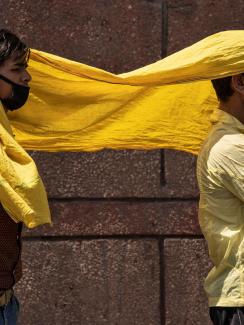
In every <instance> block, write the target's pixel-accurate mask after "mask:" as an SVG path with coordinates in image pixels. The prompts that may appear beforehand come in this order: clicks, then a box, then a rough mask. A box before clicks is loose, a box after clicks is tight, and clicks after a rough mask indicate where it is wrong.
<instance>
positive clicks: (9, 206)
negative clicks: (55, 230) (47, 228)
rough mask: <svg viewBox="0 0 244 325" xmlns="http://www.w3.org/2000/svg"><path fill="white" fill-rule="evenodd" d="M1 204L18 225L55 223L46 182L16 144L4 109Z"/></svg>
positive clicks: (0, 128)
mask: <svg viewBox="0 0 244 325" xmlns="http://www.w3.org/2000/svg"><path fill="white" fill-rule="evenodd" d="M0 116H2V117H3V123H1V124H0V202H1V204H2V205H3V207H4V209H5V210H6V212H7V213H8V214H9V216H10V217H11V218H12V219H13V220H14V221H15V222H19V221H21V222H24V223H25V225H26V226H27V227H28V228H33V227H36V226H38V225H41V224H44V223H51V216H50V211H49V207H48V200H47V195H46V191H45V188H44V185H43V182H42V180H41V178H40V176H39V174H38V170H37V168H36V165H35V163H34V161H33V159H32V158H31V157H30V156H29V155H28V154H27V152H26V151H25V150H24V149H23V148H22V147H21V146H20V145H19V144H18V143H17V142H16V141H15V139H14V137H13V134H12V132H11V127H10V125H9V124H8V120H7V119H5V118H4V116H5V112H4V110H3V107H2V106H0Z"/></svg>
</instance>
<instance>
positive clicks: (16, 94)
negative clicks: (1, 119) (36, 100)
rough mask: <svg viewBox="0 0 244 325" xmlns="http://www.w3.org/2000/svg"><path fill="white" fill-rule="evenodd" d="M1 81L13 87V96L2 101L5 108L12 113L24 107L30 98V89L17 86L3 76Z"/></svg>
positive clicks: (0, 77) (0, 76)
mask: <svg viewBox="0 0 244 325" xmlns="http://www.w3.org/2000/svg"><path fill="white" fill-rule="evenodd" d="M0 79H2V80H4V81H6V82H7V83H9V84H10V85H12V95H11V96H10V97H8V98H4V99H1V101H2V103H3V105H4V107H6V108H7V109H8V110H10V111H14V110H16V109H18V108H20V107H22V106H23V105H24V104H25V103H26V101H27V99H28V97H29V92H30V87H27V86H22V85H19V84H16V83H15V82H13V81H11V80H9V79H8V78H6V77H4V76H2V75H0Z"/></svg>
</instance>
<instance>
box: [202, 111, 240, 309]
mask: <svg viewBox="0 0 244 325" xmlns="http://www.w3.org/2000/svg"><path fill="white" fill-rule="evenodd" d="M218 113H219V116H218V120H219V121H218V123H215V124H214V126H213V128H212V130H211V131H210V133H209V135H208V137H207V139H206V140H205V142H204V144H203V146H202V149H201V151H200V154H199V157H198V163H197V177H198V183H199V188H200V203H199V221H200V226H201V228H202V231H203V234H204V236H205V238H206V240H207V242H208V248H209V255H210V258H211V260H212V261H213V263H214V267H213V269H212V270H211V271H210V273H209V274H208V276H207V278H206V280H205V290H206V293H207V295H208V298H209V305H210V306H244V125H243V124H242V123H241V122H239V121H238V120H237V119H236V118H234V117H233V116H231V115H229V114H228V113H225V112H222V111H219V112H218Z"/></svg>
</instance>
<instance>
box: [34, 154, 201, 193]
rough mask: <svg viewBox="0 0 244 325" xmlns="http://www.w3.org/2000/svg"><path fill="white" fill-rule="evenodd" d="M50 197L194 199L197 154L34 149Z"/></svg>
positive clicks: (196, 191)
mask: <svg viewBox="0 0 244 325" xmlns="http://www.w3.org/2000/svg"><path fill="white" fill-rule="evenodd" d="M32 157H33V158H34V159H35V161H36V163H37V166H38V168H39V171H40V174H41V175H42V177H43V180H44V183H45V185H46V186H47V191H48V194H49V197H51V198H57V197H63V198H72V197H74V198H77V197H83V198H84V197H86V198H102V197H105V198H106V197H117V198H121V197H123V198H125V197H134V198H135V197H136V198H138V197H140V198H142V197H147V198H150V197H151V198H152V197H153V198H156V197H158V198H169V197H174V198H175V197H178V198H192V197H197V196H198V190H197V183H196V178H195V169H194V167H195V157H194V156H193V155H190V154H186V153H181V152H176V151H170V150H167V151H166V152H165V154H164V156H162V153H161V152H160V151H159V150H155V151H135V150H131V151H117V152H115V151H111V150H105V151H101V152H98V153H56V154H53V153H40V152H34V153H32Z"/></svg>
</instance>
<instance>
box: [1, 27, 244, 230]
mask: <svg viewBox="0 0 244 325" xmlns="http://www.w3.org/2000/svg"><path fill="white" fill-rule="evenodd" d="M29 71H30V73H31V75H32V79H33V80H32V82H31V94H30V98H29V101H28V103H27V104H26V105H25V106H24V107H23V108H22V109H21V110H19V111H15V112H11V113H9V114H8V117H9V119H10V122H11V125H12V128H13V132H14V134H15V136H16V140H17V141H18V143H19V144H20V145H22V146H23V147H24V148H25V149H28V150H43V151H53V152H55V151H96V150H100V149H103V148H111V149H157V148H172V149H176V150H184V151H188V152H191V153H194V154H197V153H198V150H199V147H200V145H201V143H202V141H203V139H204V138H205V136H206V134H207V132H208V130H209V128H210V125H211V124H210V115H211V114H212V113H213V112H214V111H215V110H216V108H217V105H218V103H217V99H216V96H215V94H214V91H213V88H212V86H211V82H210V80H211V79H216V78H221V77H225V76H230V75H234V74H238V73H241V72H244V31H243V30H235V31H225V32H221V33H217V34H214V35H211V36H209V37H207V38H205V39H203V40H202V41H200V42H198V43H196V44H194V45H192V46H190V47H188V48H186V49H184V50H182V51H180V52H177V53H175V54H173V55H171V56H169V57H166V58H165V59H163V60H160V61H158V62H156V63H153V64H151V65H148V66H145V67H143V68H141V69H138V70H135V71H132V72H129V73H124V74H120V75H115V74H112V73H109V72H106V71H103V70H100V69H97V68H94V67H90V66H87V65H84V64H81V63H78V62H74V61H70V60H67V59H64V58H61V57H58V56H55V55H52V54H48V53H44V52H40V51H37V50H32V51H31V58H30V62H29ZM16 146H17V144H16ZM14 148H15V146H14V145H13V149H14ZM25 168H26V169H25V170H26V171H27V169H28V168H29V166H28V165H26V167H25ZM17 173H18V171H17ZM21 173H23V170H21ZM4 177H5V178H7V177H8V176H7V175H5V176H4ZM20 177H21V175H20ZM3 186H4V185H2V187H3ZM1 191H2V189H0V192H1ZM16 193H17V189H16ZM33 193H34V192H33ZM35 195H36V194H35ZM2 197H3V196H2V195H1V201H2ZM22 198H23V199H24V200H25V191H24V190H23V193H22ZM3 200H4V199H3ZM33 200H35V198H34V197H33ZM30 201H31V200H30ZM44 201H45V198H44V199H43V202H44ZM2 202H3V201H2ZM45 202H46V201H45ZM16 204H17V203H16ZM45 204H46V203H43V205H45ZM6 205H7V203H6V204H5V206H6ZM11 207H12V206H11ZM40 209H41V207H40ZM9 210H11V209H10V207H9ZM12 210H13V208H12ZM18 211H20V210H18ZM35 211H36V214H37V215H39V216H40V213H39V211H38V207H36V206H35ZM20 214H21V212H20ZM15 217H16V218H18V217H17V215H15ZM41 219H42V218H39V219H38V220H39V221H38V222H37V223H35V225H36V224H41V223H43V222H42V220H41ZM22 220H23V217H22ZM26 224H27V225H28V222H27V223H26Z"/></svg>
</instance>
